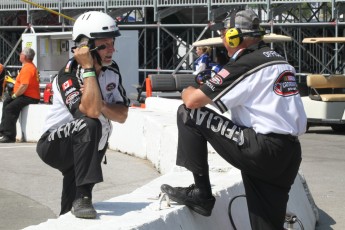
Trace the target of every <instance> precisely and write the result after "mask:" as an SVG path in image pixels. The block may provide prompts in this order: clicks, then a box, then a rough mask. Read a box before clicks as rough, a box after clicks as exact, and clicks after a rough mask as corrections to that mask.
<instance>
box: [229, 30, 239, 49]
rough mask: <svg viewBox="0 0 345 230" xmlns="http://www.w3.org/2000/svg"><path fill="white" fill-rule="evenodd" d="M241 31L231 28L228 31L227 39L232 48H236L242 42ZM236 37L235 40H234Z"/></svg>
mask: <svg viewBox="0 0 345 230" xmlns="http://www.w3.org/2000/svg"><path fill="white" fill-rule="evenodd" d="M240 34H241V30H240V29H237V28H230V29H228V31H226V34H225V39H226V42H227V43H228V44H229V46H230V47H231V48H236V47H237V46H239V45H240V44H241V42H242V37H241V36H240ZM234 36H235V38H233V37H234Z"/></svg>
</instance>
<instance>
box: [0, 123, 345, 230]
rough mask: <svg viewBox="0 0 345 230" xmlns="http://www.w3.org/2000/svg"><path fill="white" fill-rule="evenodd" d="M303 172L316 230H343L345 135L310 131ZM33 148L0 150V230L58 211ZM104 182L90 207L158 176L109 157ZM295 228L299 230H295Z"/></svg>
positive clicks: (55, 185) (56, 191)
mask: <svg viewBox="0 0 345 230" xmlns="http://www.w3.org/2000/svg"><path fill="white" fill-rule="evenodd" d="M300 140H301V144H302V151H303V153H302V154H303V160H302V164H301V168H300V170H301V172H302V173H303V175H304V177H305V179H306V181H307V184H308V187H309V189H310V191H311V193H312V196H313V198H314V201H315V203H316V205H317V207H318V211H319V216H320V219H319V223H318V225H317V226H316V228H315V229H316V230H330V229H335V230H343V229H345V167H344V165H345V135H344V134H336V133H334V132H333V131H332V130H331V129H330V128H328V127H312V128H311V129H310V131H309V132H308V133H307V134H305V135H303V136H302V137H301V138H300ZM35 147H36V144H35V143H11V144H0V229H1V230H2V229H3V230H12V229H22V228H24V227H26V226H30V225H36V224H39V223H41V222H44V221H46V220H47V219H49V218H56V217H57V216H58V213H59V208H60V195H61V183H62V176H61V174H60V173H59V172H58V171H57V170H55V169H52V168H50V167H49V166H47V165H45V164H44V163H43V162H42V161H41V160H40V159H39V157H38V156H37V154H36V151H35ZM107 160H108V164H107V165H103V174H104V182H102V183H100V184H97V185H96V186H95V189H94V193H93V201H94V202H98V201H104V200H107V199H110V198H112V197H115V196H118V195H122V194H125V193H129V192H131V191H133V190H135V189H136V188H138V187H140V186H142V185H144V184H146V183H148V182H149V181H151V180H153V179H154V178H156V177H159V176H160V174H159V173H157V172H156V170H155V169H154V168H153V166H152V165H151V164H150V162H148V161H146V160H142V159H138V158H135V157H132V156H129V155H126V154H122V153H119V152H115V151H110V150H109V151H108V152H107ZM295 227H297V226H295Z"/></svg>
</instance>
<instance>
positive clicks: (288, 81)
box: [273, 71, 299, 97]
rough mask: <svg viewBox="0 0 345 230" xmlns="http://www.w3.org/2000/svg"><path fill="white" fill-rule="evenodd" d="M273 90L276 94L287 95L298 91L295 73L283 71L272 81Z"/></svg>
mask: <svg viewBox="0 0 345 230" xmlns="http://www.w3.org/2000/svg"><path fill="white" fill-rule="evenodd" d="M273 90H274V92H275V93H276V94H277V95H280V96H283V97H288V96H291V95H296V94H298V93H299V91H298V86H297V82H296V78H295V74H294V73H292V72H290V71H284V72H283V73H282V74H280V75H279V77H278V78H277V80H276V81H275V82H274V86H273Z"/></svg>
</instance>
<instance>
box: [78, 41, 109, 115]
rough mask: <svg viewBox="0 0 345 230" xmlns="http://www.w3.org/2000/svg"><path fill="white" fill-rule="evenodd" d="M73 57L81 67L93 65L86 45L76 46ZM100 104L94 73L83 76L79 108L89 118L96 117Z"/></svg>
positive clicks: (86, 67)
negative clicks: (89, 75)
mask: <svg viewBox="0 0 345 230" xmlns="http://www.w3.org/2000/svg"><path fill="white" fill-rule="evenodd" d="M74 57H75V59H76V60H77V62H78V63H79V64H80V65H81V66H82V68H83V69H88V68H93V67H94V61H93V58H92V56H91V54H90V52H89V48H88V47H81V48H76V49H75V50H74ZM102 106H103V103H102V96H101V92H100V90H99V86H98V82H97V76H96V74H95V76H91V77H88V78H84V90H83V96H82V97H81V101H80V105H79V110H80V111H81V112H82V113H83V114H85V115H86V116H88V117H90V118H98V117H99V116H100V115H101V109H102Z"/></svg>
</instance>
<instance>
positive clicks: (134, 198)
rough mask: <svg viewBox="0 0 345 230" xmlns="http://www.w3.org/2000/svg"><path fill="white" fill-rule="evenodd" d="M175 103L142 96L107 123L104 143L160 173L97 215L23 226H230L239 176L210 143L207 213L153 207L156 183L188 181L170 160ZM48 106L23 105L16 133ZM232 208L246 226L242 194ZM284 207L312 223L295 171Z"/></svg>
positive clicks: (28, 134) (30, 131) (26, 131)
mask: <svg viewBox="0 0 345 230" xmlns="http://www.w3.org/2000/svg"><path fill="white" fill-rule="evenodd" d="M181 103H182V102H181V101H180V100H174V99H163V98H148V99H147V100H146V108H145V109H141V108H130V111H129V116H128V119H127V121H126V123H124V124H118V123H113V125H114V131H113V134H112V135H111V136H110V138H109V148H110V149H113V150H118V151H121V152H124V153H127V154H130V155H133V156H136V157H140V158H143V159H148V160H150V161H151V162H152V163H153V165H154V166H155V168H156V169H157V170H158V171H159V172H161V173H162V176H161V177H159V178H157V179H155V180H154V181H152V182H150V183H149V184H146V185H145V186H143V187H141V188H138V189H137V190H135V191H134V192H132V193H130V194H126V195H123V196H119V197H114V198H113V199H110V200H108V201H104V202H99V203H96V204H95V208H96V209H97V212H98V213H99V215H98V218H97V219H95V220H83V219H78V218H75V217H74V216H73V215H72V214H71V213H67V214H65V215H63V216H60V217H59V218H57V219H51V220H48V221H46V222H44V223H41V224H39V225H36V226H29V227H28V228H26V229H69V228H71V226H73V229H141V230H144V229H150V230H152V229H165V230H170V229H171V230H173V229H198V230H199V229H201V230H202V229H205V230H206V229H219V230H222V229H224V230H225V229H226V230H228V229H232V228H231V226H230V222H229V217H228V211H227V210H228V204H229V201H230V199H231V198H232V197H234V196H236V195H240V194H244V188H243V184H242V179H241V175H240V172H239V170H237V169H235V168H233V167H232V166H231V165H230V164H228V163H227V162H225V161H224V160H223V159H222V158H220V157H219V155H218V154H216V153H215V152H214V150H213V149H212V148H210V149H209V165H210V170H211V174H210V178H211V184H212V192H213V193H214V195H215V196H216V200H217V201H216V205H215V208H214V210H213V214H212V215H211V216H210V217H203V216H200V215H198V214H196V213H194V212H192V211H190V210H189V209H188V208H186V207H185V206H183V205H176V204H174V203H173V205H172V207H166V205H164V203H165V202H163V204H162V209H161V210H158V208H159V201H158V200H157V197H158V195H159V193H160V185H161V184H163V183H169V184H171V185H177V186H188V185H189V184H191V183H192V182H193V177H192V174H191V173H190V172H188V171H186V170H185V169H184V168H181V167H178V166H176V165H175V160H176V149H177V127H176V110H177V107H178V106H179V105H180V104H181ZM1 106H2V104H1ZM48 110H49V105H41V104H40V105H30V106H28V107H27V108H25V109H24V110H23V112H22V115H21V117H20V119H19V121H18V123H17V128H18V129H20V131H19V132H18V135H17V139H22V138H23V139H26V140H27V141H32V142H35V141H37V140H38V138H39V137H40V135H41V133H42V131H41V130H42V128H43V124H44V119H45V118H44V117H45V115H46V114H47V111H48ZM232 210H233V218H234V220H235V223H236V226H237V229H250V227H249V219H248V212H247V207H246V201H245V199H244V198H239V199H238V201H236V202H234V206H233V208H232ZM288 211H291V212H293V213H295V214H296V215H297V216H298V218H299V219H300V220H301V222H302V223H303V225H304V229H314V228H315V227H314V226H315V224H316V221H317V219H318V213H317V208H316V207H315V204H314V202H313V199H312V197H311V195H310V193H309V190H308V186H307V183H306V181H305V180H304V178H303V175H302V174H301V173H299V175H298V176H297V177H296V180H295V183H294V184H293V186H292V189H291V192H290V199H289V202H288ZM215 226H217V227H216V228H215ZM295 227H297V224H296V226H295Z"/></svg>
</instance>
